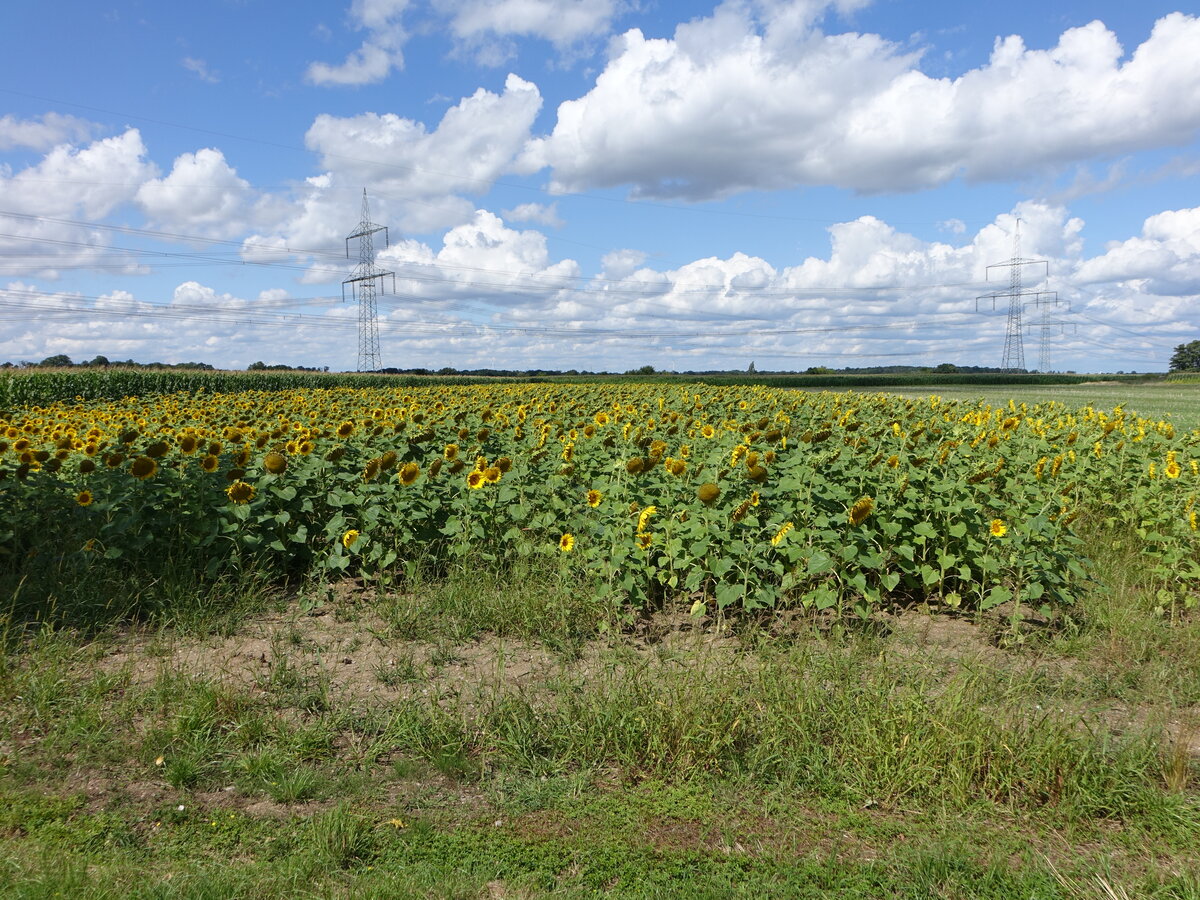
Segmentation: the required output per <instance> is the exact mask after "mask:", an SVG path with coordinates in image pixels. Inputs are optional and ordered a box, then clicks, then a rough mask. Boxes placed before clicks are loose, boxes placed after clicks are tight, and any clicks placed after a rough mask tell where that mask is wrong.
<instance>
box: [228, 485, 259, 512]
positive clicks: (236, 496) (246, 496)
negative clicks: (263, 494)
mask: <svg viewBox="0 0 1200 900" xmlns="http://www.w3.org/2000/svg"><path fill="white" fill-rule="evenodd" d="M256 493H257V491H256V490H255V489H254V485H252V484H247V483H246V482H244V481H241V480H240V479H239V480H238V481H235V482H234V483H233V484H231V485H229V487H227V488H225V496H226V497H228V498H229V499H230V500H232V501H233V502H234V503H236V504H238V505H239V506H240V505H242V504H243V503H249V502H250V501H251V500H253V499H254V495H255V494H256Z"/></svg>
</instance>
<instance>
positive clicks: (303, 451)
mask: <svg viewBox="0 0 1200 900" xmlns="http://www.w3.org/2000/svg"><path fill="white" fill-rule="evenodd" d="M296 450H297V452H298V453H299V454H300V455H301V456H308V454H310V453H312V452H313V442H312V441H301V442H300V446H299V447H297V448H296Z"/></svg>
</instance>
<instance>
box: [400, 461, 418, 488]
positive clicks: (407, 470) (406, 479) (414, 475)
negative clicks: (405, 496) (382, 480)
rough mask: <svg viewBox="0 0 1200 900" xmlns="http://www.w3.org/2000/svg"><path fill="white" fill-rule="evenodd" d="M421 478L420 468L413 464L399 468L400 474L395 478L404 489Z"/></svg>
mask: <svg viewBox="0 0 1200 900" xmlns="http://www.w3.org/2000/svg"><path fill="white" fill-rule="evenodd" d="M420 476H421V467H420V466H418V465H417V464H416V463H415V462H406V463H405V464H404V465H402V466H401V467H400V474H399V475H398V476H397V478H399V480H400V483H401V484H403V485H405V486H406V487H407V486H408V485H410V484H412V483H413V482H414V481H416V480H417V479H418V478H419V477H420Z"/></svg>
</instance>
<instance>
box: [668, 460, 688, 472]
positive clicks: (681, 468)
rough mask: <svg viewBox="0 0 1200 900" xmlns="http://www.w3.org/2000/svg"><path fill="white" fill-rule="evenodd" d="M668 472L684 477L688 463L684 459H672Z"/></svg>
mask: <svg viewBox="0 0 1200 900" xmlns="http://www.w3.org/2000/svg"><path fill="white" fill-rule="evenodd" d="M667 471H668V472H670V473H671V474H672V475H682V474H683V473H684V472H686V471H687V462H685V461H684V460H682V459H672V460H671V461H670V462H668V463H667Z"/></svg>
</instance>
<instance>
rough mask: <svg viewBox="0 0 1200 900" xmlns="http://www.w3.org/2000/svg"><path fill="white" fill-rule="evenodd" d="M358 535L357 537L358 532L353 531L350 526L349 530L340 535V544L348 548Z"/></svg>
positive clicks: (356, 539)
mask: <svg viewBox="0 0 1200 900" xmlns="http://www.w3.org/2000/svg"><path fill="white" fill-rule="evenodd" d="M358 537H359V535H358V532H357V531H355V530H354V529H353V528H351V529H350V530H349V531H347V532H346V533H345V534H343V535H342V546H343V547H345V548H346V549H347V550H349V549H350V548H351V547H353V546H354V545H355V543H356V542H357V541H358Z"/></svg>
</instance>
